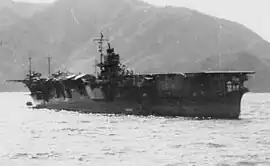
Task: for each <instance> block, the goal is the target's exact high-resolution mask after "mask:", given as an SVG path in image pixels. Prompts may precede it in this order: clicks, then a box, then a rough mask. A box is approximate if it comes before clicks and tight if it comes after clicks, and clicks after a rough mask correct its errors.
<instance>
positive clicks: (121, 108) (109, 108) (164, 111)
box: [33, 95, 242, 119]
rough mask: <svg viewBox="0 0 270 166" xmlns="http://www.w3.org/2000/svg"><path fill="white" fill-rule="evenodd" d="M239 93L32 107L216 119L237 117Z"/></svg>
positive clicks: (74, 102)
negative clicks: (218, 98) (212, 98)
mask: <svg viewBox="0 0 270 166" xmlns="http://www.w3.org/2000/svg"><path fill="white" fill-rule="evenodd" d="M241 98H242V95H234V97H232V96H230V98H229V99H230V100H229V101H228V100H227V101H226V102H225V101H224V102H223V103H222V102H206V101H200V102H196V101H195V102H194V101H192V102H190V101H182V102H177V104H176V103H174V104H168V103H167V104H164V103H162V104H150V103H149V102H143V103H142V104H139V103H138V102H132V101H128V100H118V101H114V102H106V101H95V100H91V99H89V98H84V99H79V98H77V99H73V100H69V101H65V100H58V101H57V100H53V101H50V102H48V103H46V104H44V103H41V104H37V105H36V106H34V107H33V108H35V109H42V108H47V109H52V110H67V111H76V112H83V113H99V114H104V113H105V114H126V115H144V116H148V115H155V116H171V117H175V116H181V117H198V118H203V117H204V118H217V119H238V118H239V116H240V112H241Z"/></svg>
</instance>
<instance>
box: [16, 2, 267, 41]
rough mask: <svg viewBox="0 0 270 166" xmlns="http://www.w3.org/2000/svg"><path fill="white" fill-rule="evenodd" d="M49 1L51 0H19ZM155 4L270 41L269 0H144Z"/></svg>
mask: <svg viewBox="0 0 270 166" xmlns="http://www.w3.org/2000/svg"><path fill="white" fill-rule="evenodd" d="M21 1H31V2H51V1H53V0H21ZM145 1H147V2H149V3H152V4H155V5H166V4H167V5H174V6H182V7H187V8H191V9H196V10H198V11H200V12H203V13H206V14H209V15H213V16H217V17H220V18H225V19H228V20H231V21H236V22H239V23H241V24H243V25H245V26H246V27H248V28H250V29H252V30H253V31H255V32H256V33H258V34H259V35H261V36H262V37H263V38H264V39H266V40H268V41H270V10H269V6H270V1H269V0H145Z"/></svg>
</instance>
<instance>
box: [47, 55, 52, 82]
mask: <svg viewBox="0 0 270 166" xmlns="http://www.w3.org/2000/svg"><path fill="white" fill-rule="evenodd" d="M51 59H52V57H51V56H50V54H49V56H48V75H49V77H50V76H51Z"/></svg>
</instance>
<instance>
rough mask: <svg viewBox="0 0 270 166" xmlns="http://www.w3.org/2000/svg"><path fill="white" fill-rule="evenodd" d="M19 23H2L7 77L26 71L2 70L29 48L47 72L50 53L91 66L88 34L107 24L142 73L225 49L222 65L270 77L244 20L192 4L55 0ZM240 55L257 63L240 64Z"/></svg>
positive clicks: (199, 62)
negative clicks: (229, 18) (209, 12)
mask: <svg viewBox="0 0 270 166" xmlns="http://www.w3.org/2000/svg"><path fill="white" fill-rule="evenodd" d="M15 22H16V23H14V24H11V25H9V26H8V29H1V28H0V38H2V40H3V41H4V43H5V45H8V46H9V47H10V49H7V48H5V49H3V48H2V49H0V54H3V55H6V56H3V57H0V60H5V61H6V62H7V64H5V65H4V64H3V62H2V63H1V62H0V63H1V65H2V67H1V68H0V71H1V70H2V78H5V79H6V78H8V79H11V78H15V77H23V74H24V72H23V71H22V70H19V69H18V68H19V67H13V69H12V70H13V71H14V72H13V73H11V74H10V75H7V74H5V71H10V70H11V68H12V67H11V66H12V65H9V64H13V65H14V63H13V62H12V61H14V59H16V61H17V62H16V63H15V64H17V65H20V63H22V62H26V59H27V54H28V53H27V52H28V51H30V53H29V54H31V55H32V56H33V57H34V62H33V63H34V64H36V69H38V70H39V71H41V72H43V73H46V72H47V64H46V59H45V58H46V57H47V56H48V55H49V54H50V55H51V56H52V57H53V64H52V67H53V69H52V70H57V69H59V68H62V69H63V68H67V69H69V70H72V71H74V72H90V73H91V72H93V71H94V67H93V65H94V59H95V58H96V59H97V58H98V57H97V56H98V54H97V51H96V46H95V45H94V44H93V42H92V41H91V40H92V38H94V37H95V36H97V35H99V33H100V31H103V32H104V35H105V36H106V37H109V38H110V39H111V40H112V46H113V47H115V48H116V51H117V52H119V53H120V56H121V60H122V61H124V62H125V63H126V64H127V65H128V66H129V67H130V68H133V69H135V71H137V72H150V71H153V72H159V71H162V72H164V71H165V72H172V71H182V72H186V71H187V72H191V71H198V70H210V69H211V70H217V69H216V65H217V64H216V63H217V57H218V55H220V64H221V66H220V67H222V68H233V69H235V70H238V69H242V68H245V69H248V70H251V69H252V70H255V71H258V72H259V73H257V76H258V77H259V78H263V79H264V81H258V80H256V81H257V82H256V81H255V82H254V84H258V85H260V87H259V88H253V89H255V91H266V90H268V87H267V84H269V83H270V80H268V79H267V77H269V76H270V68H269V63H270V60H269V58H268V54H269V52H270V46H269V43H268V42H266V41H265V40H263V39H262V38H261V37H260V36H259V35H257V34H256V33H254V32H253V31H251V30H250V29H248V28H246V27H245V26H243V25H241V24H239V23H235V22H232V21H227V20H225V19H219V18H216V17H213V16H208V15H206V14H203V13H200V12H198V11H195V10H190V9H187V8H180V7H155V6H154V5H151V4H147V3H145V2H142V1H138V0H113V1H109V2H108V1H106V0H77V1H72V0H58V1H56V2H54V3H53V4H51V5H50V6H49V7H46V9H44V10H42V11H38V12H36V13H35V14H34V15H32V16H30V17H28V18H25V17H24V18H23V19H21V18H19V19H18V21H15ZM4 32H5V33H4ZM11 55H12V56H11ZM242 57H247V58H248V59H249V60H250V61H251V62H250V63H251V64H256V65H259V66H256V65H255V66H254V65H249V66H248V65H245V63H244V62H243V63H241V62H240V61H239V59H240V60H243V58H242ZM241 58H242V59H241ZM244 59H245V58H244ZM60 62H61V63H60ZM37 64H39V65H38V68H37ZM25 66H26V65H25ZM260 66H264V68H261V67H260ZM16 68H17V69H16ZM25 68H26V67H25ZM269 78H270V77H269ZM7 86H9V85H5V86H2V87H4V88H2V89H7ZM19 89H20V88H19Z"/></svg>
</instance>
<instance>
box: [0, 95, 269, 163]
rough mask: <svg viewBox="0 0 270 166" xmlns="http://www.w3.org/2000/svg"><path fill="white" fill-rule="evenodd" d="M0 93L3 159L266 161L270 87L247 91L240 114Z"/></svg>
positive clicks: (29, 160)
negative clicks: (89, 108)
mask: <svg viewBox="0 0 270 166" xmlns="http://www.w3.org/2000/svg"><path fill="white" fill-rule="evenodd" d="M29 100H31V99H30V97H29V96H28V95H27V94H26V93H0V101H1V106H0V108H1V109H0V113H1V116H0V165H1V166H36V165H37V166H61V165H64V166H83V165H87V166H89V165H91V166H107V165H108V166H129V165H131V166H152V165H153V166H178V165H183V166H186V165H188V166H189V165H191V166H193V165H196V166H216V165H217V166H231V165H232V166H234V165H237V166H238V165H239V166H253V165H254V166H255V165H256V166H263V165H264V166H265V165H269V166H270V94H246V95H245V96H244V98H243V100H242V115H241V119H240V120H192V119H185V118H160V117H136V116H113V115H107V116H105V115H92V114H79V113H76V112H67V111H60V112H55V111H49V110H46V109H44V110H32V109H29V108H27V107H26V105H25V103H26V102H27V101H29Z"/></svg>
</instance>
